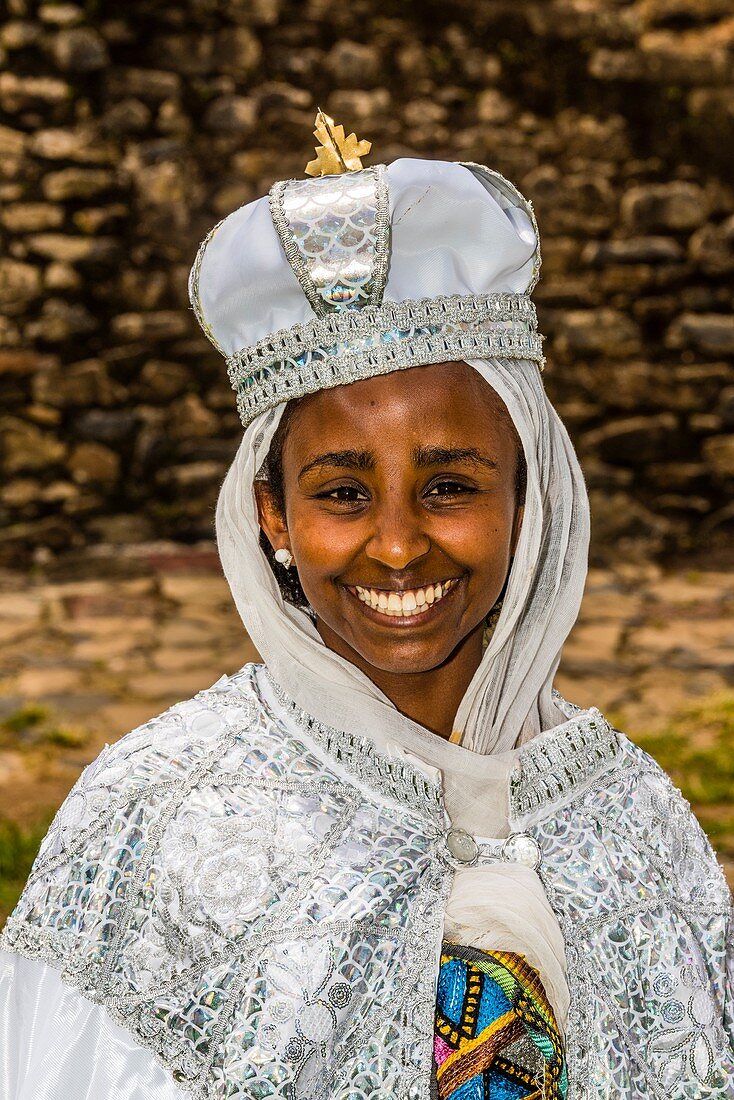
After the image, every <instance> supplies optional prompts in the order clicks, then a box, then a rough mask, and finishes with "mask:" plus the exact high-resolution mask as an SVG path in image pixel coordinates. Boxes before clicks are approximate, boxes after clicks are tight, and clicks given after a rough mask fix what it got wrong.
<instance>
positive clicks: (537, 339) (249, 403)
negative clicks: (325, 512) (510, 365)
mask: <svg viewBox="0 0 734 1100" xmlns="http://www.w3.org/2000/svg"><path fill="white" fill-rule="evenodd" d="M542 341H543V337H542V336H541V335H540V334H539V333H538V330H537V317H536V312H535V306H534V305H533V303H532V301H531V300H530V298H528V297H527V295H525V294H511V293H507V294H483V295H465V296H462V295H452V296H440V297H436V298H422V299H420V300H407V301H404V302H387V303H384V304H383V305H381V306H378V307H376V308H375V307H367V308H365V309H362V310H344V311H342V312H338V313H332V314H330V315H328V316H326V317H320V318H317V319H315V320H313V321H308V322H306V323H305V324H300V325H293V326H292V327H291V328H289V329H281V330H280V331H279V332H276V333H273V335H272V336H269V337H267V338H266V339H264V340H260V341H259V342H258V343H257V344H254V345H253V346H251V347H249V348H245V349H243V350H242V351H240V352H237V353H236V354H235V355H232V356H230V357H229V358H228V359H227V373H228V374H229V379H230V382H231V383H232V388H233V389H234V390H235V392H236V394H237V408H238V410H239V414H240V418H241V420H242V423H243V425H244V426H245V427H247V425H248V424H249V423H250V422H251V421H252V420H254V419H255V417H256V416H258V415H259V414H260V413H262V412H265V411H266V410H268V409H271V408H274V407H275V406H276V405H280V404H282V403H283V402H285V401H292V400H295V399H297V398H299V397H303V396H304V395H305V394H308V393H315V392H317V391H318V390H322V389H329V388H331V387H334V386H341V385H344V384H346V383H348V382H356V381H359V380H360V379H363V378H373V377H375V376H376V375H379V374H389V373H390V372H392V371H395V370H405V369H407V368H409V367H416V366H424V365H426V364H429V363H443V362H456V361H459V360H463V359H487V358H495V357H496V358H503V359H529V360H532V361H533V362H536V363H537V364H538V366H539V367H540V369H541V370H542V369H543V365H544V362H545V360H544V357H543V350H542Z"/></svg>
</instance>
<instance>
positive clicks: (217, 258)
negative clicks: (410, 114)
mask: <svg viewBox="0 0 734 1100" xmlns="http://www.w3.org/2000/svg"><path fill="white" fill-rule="evenodd" d="M364 171H365V172H368V171H371V170H370V169H365V170H364ZM485 173H486V174H485ZM362 174H363V173H349V174H348V175H347V176H343V177H340V176H336V177H330V176H325V177H322V178H321V179H317V180H310V181H305V180H299V181H294V182H295V183H297V184H299V185H300V184H306V185H310V186H311V187H312V188H314V187H321V188H322V189H324V190H325V191H326V192H327V194H328V195H329V197H330V198H331V197H333V191H332V189H331V188H330V186H329V185H330V183H331V182H332V181H334V180H336V181H339V180H347V181H348V180H349V177H350V176H357V175H359V176H361V175H362ZM384 175H385V182H386V184H387V189H388V193H389V214H390V242H389V248H390V256H389V271H388V272H387V277H386V281H385V285H384V293H383V295H382V301H383V302H402V301H404V300H408V299H416V298H418V299H419V298H435V297H438V296H440V295H442V296H447V295H477V294H490V293H499V292H502V291H507V292H512V293H529V291H530V290H531V289H532V287H533V286H534V285H535V282H536V281H537V277H538V272H539V268H540V261H539V255H538V248H537V234H536V232H535V229H534V227H533V216H532V210H531V207H530V204H529V203H528V202H527V200H525V199H524V198H523V197H522V196H521V195H520V194H519V192H517V191H516V189H515V188H514V187H513V186H512V184H510V183H508V182H507V181H505V180H503V179H502V177H501V176H499V175H496V174H491V173H490V172H489V169H483V170H482V169H479V168H477V169H475V168H469V167H466V166H464V165H463V164H459V163H453V162H448V161H429V160H414V159H407V158H406V159H401V160H396V161H395V162H394V163H393V164H390V165H388V166H387V167H386V168H385V169H384ZM295 220H296V219H295V218H294V221H295ZM204 243H205V247H204V250H203V253H202V256H201V260H200V270H199V273H198V296H199V300H200V303H201V310H202V313H203V315H204V318H205V319H206V324H207V326H208V329H209V330H210V332H211V335H212V336H213V338H214V340H215V341H216V344H217V345H218V346H219V348H220V349H221V351H222V352H223V354H224V355H226V356H231V355H234V354H235V353H236V352H238V351H240V350H241V349H242V348H245V347H248V346H250V345H252V344H256V343H257V342H258V340H263V339H266V338H267V337H269V336H271V335H272V334H273V333H274V332H277V331H278V330H280V329H284V328H291V327H292V326H293V325H296V324H299V323H304V322H307V321H310V320H311V319H312V318H313V317H314V309H313V307H312V305H311V303H310V302H309V300H308V298H307V297H306V295H305V294H304V291H303V288H302V286H301V285H300V283H299V281H298V277H297V275H296V274H295V272H294V271H293V268H292V267H291V264H290V263H289V262H288V260H287V259H286V256H285V253H284V250H283V244H282V241H281V239H280V238H279V236H278V231H277V229H276V227H275V225H274V223H273V217H272V214H271V209H270V200H269V197H268V196H267V195H264V196H263V197H262V198H259V199H256V200H255V201H254V202H250V203H248V204H247V205H246V206H243V207H241V208H240V209H239V210H235V211H234V212H233V213H232V214H230V215H229V216H228V217H226V218H225V219H224V220H223V221H222V222H220V223H219V225H218V226H216V227H215V229H214V230H213V231H212V233H211V234H210V236H209V237H208V238H207V239H206V241H205V242H204Z"/></svg>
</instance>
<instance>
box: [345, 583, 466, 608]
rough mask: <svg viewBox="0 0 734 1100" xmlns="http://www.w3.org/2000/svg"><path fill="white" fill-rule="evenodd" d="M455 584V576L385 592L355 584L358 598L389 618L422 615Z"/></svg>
mask: <svg viewBox="0 0 734 1100" xmlns="http://www.w3.org/2000/svg"><path fill="white" fill-rule="evenodd" d="M455 584H456V578H455V577H454V578H452V579H451V580H448V581H443V582H442V583H439V584H429V585H428V587H427V588H418V589H411V590H410V591H409V592H387V591H385V590H384V589H379V590H378V589H375V588H362V587H361V586H360V585H355V587H354V591H356V593H357V596H358V598H359V599H360V600H361V601H362V603H366V604H367V605H368V606H369V607H372V608H374V610H375V611H380V612H381V613H382V614H383V615H387V616H388V617H389V618H407V617H409V616H411V615H424V614H425V613H426V611H428V610H429V608H430V607H431V605H432V604H434V603H437V602H438V601H439V600H440V599H442V598H443V597H444V596H445V595H446V593H447V592H449V591H450V590H451V588H453V586H454V585H455Z"/></svg>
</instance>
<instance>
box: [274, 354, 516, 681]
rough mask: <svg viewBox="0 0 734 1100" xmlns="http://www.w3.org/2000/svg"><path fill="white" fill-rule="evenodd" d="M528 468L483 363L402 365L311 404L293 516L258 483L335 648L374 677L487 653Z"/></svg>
mask: <svg viewBox="0 0 734 1100" xmlns="http://www.w3.org/2000/svg"><path fill="white" fill-rule="evenodd" d="M517 466H518V442H517V437H516V436H515V434H514V430H513V428H512V424H511V420H510V418H509V414H508V413H507V410H506V408H505V406H504V405H503V404H502V402H501V401H500V399H499V398H498V397H497V395H496V394H495V392H494V390H492V389H491V388H490V387H489V386H488V385H487V384H486V383H485V382H484V380H483V379H482V378H481V377H480V375H479V374H478V373H477V372H476V371H475V370H473V368H471V367H469V366H468V365H467V364H466V363H439V364H433V365H431V366H426V367H413V368H411V369H409V370H399V371H395V372H394V373H392V374H387V375H383V376H380V377H377V378H371V379H366V380H364V381H360V382H354V383H352V384H351V385H348V386H339V387H336V388H334V389H329V390H322V391H321V392H319V393H317V394H313V395H310V396H308V397H306V398H304V399H303V400H302V401H301V402H300V404H299V406H298V408H297V409H296V410H295V412H294V415H293V417H292V418H291V419H290V421H289V423H288V427H287V434H286V437H285V443H284V446H283V481H284V491H285V514H284V515H282V514H280V512H279V510H278V508H277V506H276V504H275V502H274V501H273V499H272V496H271V495H270V494H269V492H268V489H267V486H266V485H264V484H263V483H258V503H259V508H260V516H261V523H262V526H263V528H264V530H265V532H266V534H267V536H268V538H269V539H270V542H271V543H272V545H273V546H274V548H276V549H278V548H281V547H288V548H289V549H290V551H291V553H292V554H293V557H294V562H295V566H296V568H297V570H298V576H299V579H300V581H301V585H302V587H303V590H304V592H305V594H306V596H307V598H308V601H309V604H310V605H311V607H312V609H313V611H314V612H315V614H316V620H317V627H318V629H319V632H320V634H321V637H322V639H323V640H324V642H325V644H326V645H328V646H329V647H330V648H331V649H333V650H335V651H336V652H337V653H340V654H341V655H342V656H344V657H346V658H347V659H348V660H350V661H351V662H352V663H354V664H356V665H357V666H358V667H360V668H361V669H362V670H363V671H365V672H366V673H367V674H368V675H370V672H371V670H372V669H374V670H382V671H383V672H387V673H421V672H427V671H429V670H431V669H435V668H438V667H439V666H441V665H443V664H444V662H446V661H447V659H448V658H450V657H451V655H452V654H453V653H454V651H456V650H457V649H458V648H459V647H461V646H462V643H465V642H466V640H467V639H468V638H470V637H472V638H474V639H476V640H477V645H478V648H477V654H479V653H481V631H482V626H483V622H484V619H485V618H486V616H487V614H488V613H489V611H490V610H491V609H492V607H493V606H494V604H495V603H496V601H497V599H498V597H499V596H500V594H501V592H502V589H503V587H504V584H505V579H506V577H507V573H508V570H509V566H510V561H511V556H512V553H513V552H514V546H515V542H516V539H517V534H518V531H519V526H520V520H521V514H522V507H521V504H520V503H519V502H518V500H517V488H516V477H517ZM477 660H478V657H477Z"/></svg>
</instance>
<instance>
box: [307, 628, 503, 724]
mask: <svg viewBox="0 0 734 1100" xmlns="http://www.w3.org/2000/svg"><path fill="white" fill-rule="evenodd" d="M317 627H318V630H319V633H320V634H321V637H322V639H323V641H324V643H325V644H326V645H327V646H328V647H329V649H333V650H334V651H335V652H336V653H338V654H339V655H340V656H341V657H344V658H346V660H348V661H351V663H352V664H353V665H356V667H357V668H358V669H359V670H360V671H361V672H363V673H364V674H365V676H368V677H369V678H370V680H372V682H373V684H375V685H376V686H377V687H378V688H379V689H380V691H381V692H382V693H383V695H386V696H387V698H388V699H389V700H390V701H391V702H392V703H394V705H395V706H396V707H397V709H398V710H399V711H400V713H401V714H404V715H405V716H406V718H410V719H412V721H414V722H417V723H418V725H420V726H424V727H425V729H428V730H430V731H431V732H432V733H436V734H438V735H439V736H440V737H444V738H446V739H447V740H448V738H449V737H450V736H451V734H452V732H453V728H454V719H455V717H456V712H457V710H458V709H459V704H460V703H461V700H462V699H463V698H464V695H465V694H466V690H467V688H468V687H469V684H470V683H471V680H472V677H473V676H474V673H475V672H476V670H477V669H478V668H479V664H480V661H481V659H482V639H483V635H484V622H481V623H480V624H479V625H478V626H477V627H476V628H475V629H474V630H473V631H472V632H471V634H468V635H467V636H466V637H465V638H464V639H463V640H462V642H461V644H460V645H458V646H457V648H456V649H455V650H454V652H453V653H452V654H451V655H450V656H449V657H448V658H447V659H446V660H445V661H444V662H443V664H441V665H439V666H438V667H437V668H431V669H428V670H427V671H425V672H392V671H387V670H385V669H381V668H376V667H375V666H374V665H371V664H369V663H368V662H367V661H365V660H363V659H362V658H361V656H360V654H359V653H357V652H356V650H353V649H352V648H351V646H349V645H348V644H347V643H346V642H345V641H344V640H343V639H342V638H337V637H332V635H331V631H330V630H329V629H328V627H326V626H325V625H324V624H323V623H321V622H320V621H319V622H317Z"/></svg>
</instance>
